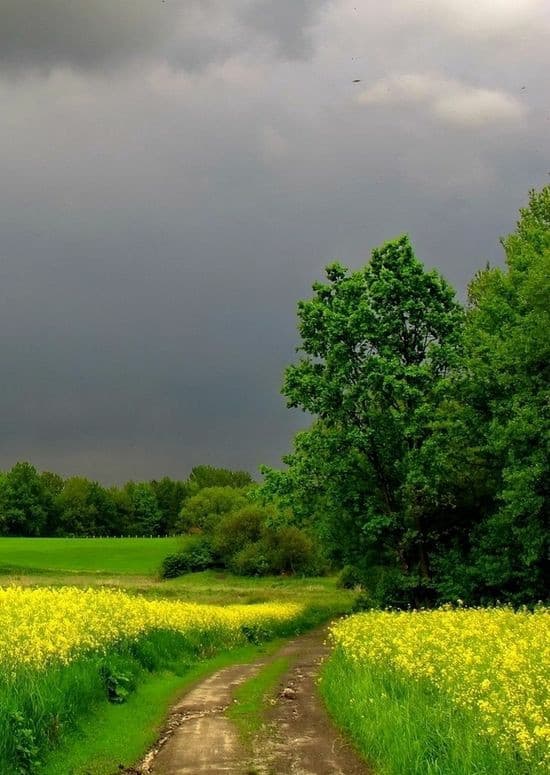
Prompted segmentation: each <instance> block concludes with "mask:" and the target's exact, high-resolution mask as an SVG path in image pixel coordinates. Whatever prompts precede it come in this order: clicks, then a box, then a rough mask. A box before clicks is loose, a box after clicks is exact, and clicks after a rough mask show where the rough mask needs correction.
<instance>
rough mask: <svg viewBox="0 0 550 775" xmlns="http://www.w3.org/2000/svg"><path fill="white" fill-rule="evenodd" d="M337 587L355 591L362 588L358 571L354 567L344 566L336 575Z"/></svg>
mask: <svg viewBox="0 0 550 775" xmlns="http://www.w3.org/2000/svg"><path fill="white" fill-rule="evenodd" d="M338 586H339V587H340V588H341V589H355V587H360V586H362V578H361V572H360V570H359V569H358V568H356V567H355V566H354V565H344V567H343V568H342V570H341V571H340V573H339V574H338Z"/></svg>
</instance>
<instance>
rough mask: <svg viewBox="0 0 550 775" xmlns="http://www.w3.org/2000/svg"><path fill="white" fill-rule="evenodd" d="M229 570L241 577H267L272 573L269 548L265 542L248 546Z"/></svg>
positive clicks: (238, 553)
mask: <svg viewBox="0 0 550 775" xmlns="http://www.w3.org/2000/svg"><path fill="white" fill-rule="evenodd" d="M229 569H230V570H232V571H233V573H236V574H237V575H240V576H267V575H268V574H269V573H272V572H273V570H272V566H271V564H270V561H269V547H268V546H267V544H266V542H265V541H255V542H254V543H251V544H246V546H244V547H243V548H242V549H241V550H240V551H239V552H237V554H235V555H234V556H233V557H232V558H231V560H230V562H229Z"/></svg>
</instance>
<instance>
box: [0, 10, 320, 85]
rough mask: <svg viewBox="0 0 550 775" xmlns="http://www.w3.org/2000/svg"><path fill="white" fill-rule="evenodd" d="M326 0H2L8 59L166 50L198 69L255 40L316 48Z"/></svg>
mask: <svg viewBox="0 0 550 775" xmlns="http://www.w3.org/2000/svg"><path fill="white" fill-rule="evenodd" d="M325 2H326V0H293V2H282V1H281V2H277V3H272V2H268V1H267V0H266V2H263V1H262V2H259V3H254V2H252V3H249V2H244V1H243V0H93V2H90V0H48V1H47V2H36V0H0V67H1V68H4V70H5V72H10V71H12V72H13V71H15V72H20V71H23V70H27V69H29V68H31V69H32V68H36V69H39V70H42V71H45V72H48V71H49V70H51V68H53V67H58V66H69V67H74V68H81V69H105V68H112V67H116V66H118V65H121V64H123V63H127V62H131V61H135V60H142V61H143V60H144V59H145V58H147V57H155V56H157V57H165V58H166V60H167V61H168V62H170V63H171V64H172V65H174V66H177V67H183V68H185V69H188V70H190V71H196V70H199V69H201V68H203V67H206V66H208V65H210V64H212V63H215V62H219V61H223V60H224V59H225V58H227V57H229V56H231V55H233V54H234V53H235V52H237V51H240V50H242V49H243V48H246V47H247V46H250V45H253V44H254V42H255V36H258V37H259V38H260V39H264V40H265V39H267V40H268V41H270V42H273V44H274V50H276V51H278V52H279V53H280V54H281V56H283V57H287V56H288V57H290V58H302V57H304V56H306V55H307V54H309V53H311V44H310V38H309V28H310V26H311V25H312V24H313V22H314V21H315V19H316V17H317V11H318V10H319V8H320V7H321V6H323V5H324V4H325Z"/></svg>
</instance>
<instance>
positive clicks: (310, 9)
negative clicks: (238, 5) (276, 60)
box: [242, 0, 328, 59]
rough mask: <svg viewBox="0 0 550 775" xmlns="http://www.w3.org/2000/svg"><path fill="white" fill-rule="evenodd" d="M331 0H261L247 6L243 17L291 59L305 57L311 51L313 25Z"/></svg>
mask: <svg viewBox="0 0 550 775" xmlns="http://www.w3.org/2000/svg"><path fill="white" fill-rule="evenodd" d="M327 2H328V0H278V2H276V3H274V2H272V1H271V0H259V2H255V3H251V4H250V5H249V6H248V7H246V8H245V10H244V13H243V15H242V18H243V19H244V21H245V22H246V23H247V24H248V25H250V27H252V28H253V29H255V30H257V31H258V32H259V33H261V34H262V35H264V36H266V37H267V38H268V39H271V40H273V41H274V42H275V44H276V48H277V50H278V51H279V52H280V53H281V54H282V55H283V56H284V57H288V58H290V59H303V58H305V57H307V56H309V55H310V54H311V52H312V48H313V42H312V37H311V27H312V26H313V25H314V24H315V23H316V22H317V21H318V18H319V13H320V11H321V10H322V9H323V7H325V6H326V5H327Z"/></svg>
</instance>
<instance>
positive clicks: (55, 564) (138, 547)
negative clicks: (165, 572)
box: [0, 537, 182, 576]
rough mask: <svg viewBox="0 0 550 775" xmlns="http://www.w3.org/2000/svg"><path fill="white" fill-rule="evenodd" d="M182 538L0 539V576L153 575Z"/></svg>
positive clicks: (179, 544)
mask: <svg viewBox="0 0 550 775" xmlns="http://www.w3.org/2000/svg"><path fill="white" fill-rule="evenodd" d="M181 544H182V539H181V538H176V537H172V538H0V573H2V574H7V573H13V572H21V573H32V574H38V573H52V572H56V571H63V572H67V573H91V574H116V575H135V576H154V575H156V574H157V573H158V569H159V566H160V563H161V562H162V560H163V559H164V557H166V555H167V554H170V553H171V552H175V551H177V550H178V548H179V547H180V546H181Z"/></svg>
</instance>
